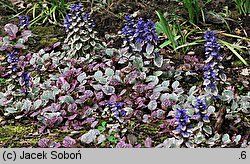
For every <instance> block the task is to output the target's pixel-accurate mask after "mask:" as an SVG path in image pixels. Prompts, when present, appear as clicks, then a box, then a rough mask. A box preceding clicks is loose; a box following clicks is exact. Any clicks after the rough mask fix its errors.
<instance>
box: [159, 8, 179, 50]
mask: <svg viewBox="0 0 250 164" xmlns="http://www.w3.org/2000/svg"><path fill="white" fill-rule="evenodd" d="M156 14H157V16H158V18H159V19H160V21H159V23H157V24H159V25H158V26H159V28H160V29H161V30H162V31H163V33H164V34H165V35H166V36H167V37H168V39H169V40H170V42H171V44H172V46H173V48H174V49H175V48H176V41H175V40H174V35H173V33H172V30H171V28H170V25H169V24H168V22H167V20H166V19H165V18H164V16H163V14H162V13H160V12H158V11H156Z"/></svg>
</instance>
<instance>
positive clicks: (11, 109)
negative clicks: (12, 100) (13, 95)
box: [4, 107, 17, 116]
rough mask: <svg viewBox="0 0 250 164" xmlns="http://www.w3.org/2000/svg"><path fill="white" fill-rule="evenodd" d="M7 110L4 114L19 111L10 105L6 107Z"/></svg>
mask: <svg viewBox="0 0 250 164" xmlns="http://www.w3.org/2000/svg"><path fill="white" fill-rule="evenodd" d="M5 112H7V113H4V115H5V116H7V115H9V114H12V113H17V109H15V108H12V107H8V108H6V109H5Z"/></svg>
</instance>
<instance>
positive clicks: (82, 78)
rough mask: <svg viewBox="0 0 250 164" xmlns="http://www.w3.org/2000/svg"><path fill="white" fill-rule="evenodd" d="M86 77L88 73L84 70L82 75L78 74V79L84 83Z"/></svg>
mask: <svg viewBox="0 0 250 164" xmlns="http://www.w3.org/2000/svg"><path fill="white" fill-rule="evenodd" d="M85 79H86V73H85V72H83V73H81V74H80V75H78V76H77V80H78V81H79V82H80V83H82V82H83V81H84V80H85Z"/></svg>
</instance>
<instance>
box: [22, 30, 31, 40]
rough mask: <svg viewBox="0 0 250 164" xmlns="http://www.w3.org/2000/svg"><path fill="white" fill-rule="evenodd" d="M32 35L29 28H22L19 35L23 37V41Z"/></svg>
mask: <svg viewBox="0 0 250 164" xmlns="http://www.w3.org/2000/svg"><path fill="white" fill-rule="evenodd" d="M31 35H32V33H31V31H30V30H24V31H22V33H21V37H22V38H23V39H24V41H25V42H26V41H28V39H29V37H30V36H31Z"/></svg>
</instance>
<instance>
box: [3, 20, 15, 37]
mask: <svg viewBox="0 0 250 164" xmlns="http://www.w3.org/2000/svg"><path fill="white" fill-rule="evenodd" d="M4 30H5V32H6V33H7V34H8V35H9V36H10V40H13V39H15V38H16V34H17V32H18V27H17V26H16V25H14V24H11V23H8V24H6V25H5V26H4Z"/></svg>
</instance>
